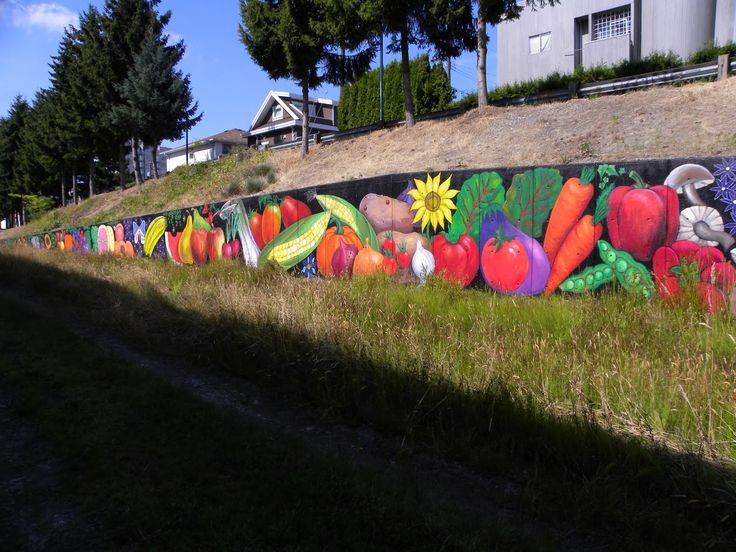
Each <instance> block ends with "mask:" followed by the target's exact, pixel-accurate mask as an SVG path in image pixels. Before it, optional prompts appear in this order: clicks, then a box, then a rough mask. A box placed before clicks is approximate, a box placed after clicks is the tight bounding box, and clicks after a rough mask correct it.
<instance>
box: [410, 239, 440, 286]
mask: <svg viewBox="0 0 736 552" xmlns="http://www.w3.org/2000/svg"><path fill="white" fill-rule="evenodd" d="M434 268H435V262H434V255H432V252H431V251H429V250H427V249H425V248H424V246H423V245H422V242H421V241H420V242H417V250H416V251H415V252H414V255H413V256H412V258H411V270H412V272H413V273H414V275H415V276H416V277H417V278H419V282H420V285H424V282H426V281H427V278H428V277H429V275H430V274H432V273H433V272H434Z"/></svg>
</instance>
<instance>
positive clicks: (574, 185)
mask: <svg viewBox="0 0 736 552" xmlns="http://www.w3.org/2000/svg"><path fill="white" fill-rule="evenodd" d="M593 178H595V171H594V170H593V169H591V168H590V167H586V168H585V169H584V170H583V174H582V175H581V176H580V178H570V179H569V180H568V181H567V182H565V185H564V186H563V187H562V191H561V192H560V195H559V196H557V201H556V202H555V205H554V207H552V212H551V213H550V216H549V224H548V225H547V230H546V233H545V235H544V252H545V253H547V257H548V258H549V262H550V263H551V264H554V262H555V257H557V252H558V251H559V250H560V247H561V246H562V242H564V241H565V238H566V237H567V235H568V234H569V233H570V230H572V228H573V227H574V226H575V224H576V223H577V221H578V220H580V217H582V216H583V213H584V212H585V208H586V207H587V206H588V203H590V200H591V199H593V193H594V192H595V186H593V184H591V182H592V181H593Z"/></svg>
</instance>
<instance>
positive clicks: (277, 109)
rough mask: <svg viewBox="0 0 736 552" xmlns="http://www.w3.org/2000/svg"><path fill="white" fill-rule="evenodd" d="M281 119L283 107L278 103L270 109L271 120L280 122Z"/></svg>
mask: <svg viewBox="0 0 736 552" xmlns="http://www.w3.org/2000/svg"><path fill="white" fill-rule="evenodd" d="M277 114H278V116H277ZM283 118H284V106H282V105H281V104H280V103H276V104H274V105H273V107H272V108H271V120H272V121H280V120H281V119H283Z"/></svg>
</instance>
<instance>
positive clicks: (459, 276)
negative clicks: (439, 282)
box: [432, 234, 480, 287]
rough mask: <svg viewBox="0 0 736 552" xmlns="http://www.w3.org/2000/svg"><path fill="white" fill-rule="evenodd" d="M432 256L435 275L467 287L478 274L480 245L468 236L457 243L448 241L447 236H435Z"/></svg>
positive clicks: (463, 235)
mask: <svg viewBox="0 0 736 552" xmlns="http://www.w3.org/2000/svg"><path fill="white" fill-rule="evenodd" d="M432 254H433V255H434V259H435V273H437V274H440V275H441V276H442V277H443V278H445V279H446V280H450V281H455V282H458V283H460V285H462V286H463V287H465V286H467V285H468V284H469V283H470V282H472V281H473V279H474V278H475V276H476V274H478V268H479V267H480V253H479V251H478V244H476V243H475V240H473V238H471V237H470V236H469V235H468V234H462V235H461V236H460V237H459V238H458V239H457V242H455V243H451V242H449V241H447V236H446V235H445V234H439V235H437V236H435V238H434V240H433V241H432Z"/></svg>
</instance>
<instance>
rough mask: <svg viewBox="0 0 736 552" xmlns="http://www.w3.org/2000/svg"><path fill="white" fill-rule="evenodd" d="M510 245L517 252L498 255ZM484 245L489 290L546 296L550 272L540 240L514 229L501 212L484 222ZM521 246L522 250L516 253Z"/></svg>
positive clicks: (486, 218) (482, 270) (482, 240)
mask: <svg viewBox="0 0 736 552" xmlns="http://www.w3.org/2000/svg"><path fill="white" fill-rule="evenodd" d="M509 241H511V242H512V243H511V246H513V248H514V249H513V250H511V251H505V252H503V253H504V254H503V255H498V253H499V252H498V251H494V249H496V248H497V247H499V244H501V243H503V242H509ZM513 242H516V243H513ZM480 243H481V245H482V251H483V258H482V263H481V273H482V274H483V279H484V280H485V281H486V284H488V286H489V287H491V288H492V289H494V290H496V291H498V292H501V293H508V294H511V295H536V294H538V293H541V292H542V290H543V289H544V284H545V283H546V282H547V278H548V276H549V270H550V266H549V259H547V255H546V254H545V252H544V249H543V248H542V246H541V244H540V243H539V242H538V241H537V240H535V239H534V238H532V237H530V236H527V235H526V234H525V233H524V232H522V231H521V230H519V229H518V228H516V227H515V226H514V225H512V224H511V223H510V222H509V221H508V219H507V218H506V216H505V215H504V213H503V211H501V210H500V209H498V210H496V211H494V212H492V213H491V214H489V215H488V216H487V217H485V219H483V226H482V228H481V233H480ZM517 243H518V246H519V249H516V247H517ZM510 274H514V276H513V277H511V276H510Z"/></svg>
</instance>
